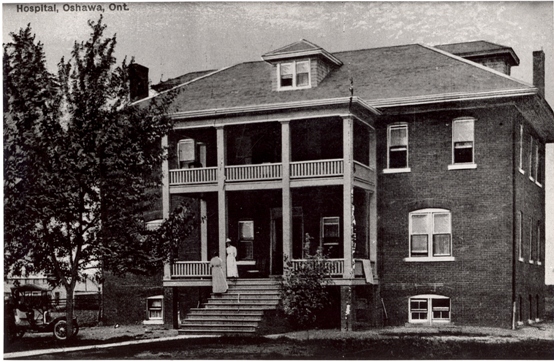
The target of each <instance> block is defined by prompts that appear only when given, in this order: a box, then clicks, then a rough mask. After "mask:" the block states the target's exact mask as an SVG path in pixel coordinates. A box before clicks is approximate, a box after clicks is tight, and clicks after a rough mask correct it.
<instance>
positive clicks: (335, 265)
mask: <svg viewBox="0 0 554 362" xmlns="http://www.w3.org/2000/svg"><path fill="white" fill-rule="evenodd" d="M310 263H322V264H323V266H324V268H325V269H327V270H328V271H329V274H330V275H331V276H341V275H342V274H343V273H344V259H323V260H308V259H293V260H291V264H292V265H291V267H292V269H293V270H297V269H299V268H301V267H302V265H305V264H310Z"/></svg>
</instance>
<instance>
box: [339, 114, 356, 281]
mask: <svg viewBox="0 0 554 362" xmlns="http://www.w3.org/2000/svg"><path fill="white" fill-rule="evenodd" d="M342 120H343V122H342V133H343V140H342V149H343V157H344V181H343V192H342V205H343V210H342V214H343V218H344V224H343V225H344V227H343V243H342V244H343V254H344V273H343V278H352V277H353V272H352V265H353V264H352V202H353V198H354V188H353V182H354V181H353V172H352V171H353V170H352V167H353V164H354V150H353V144H354V119H352V117H351V116H346V117H343V119H342Z"/></svg>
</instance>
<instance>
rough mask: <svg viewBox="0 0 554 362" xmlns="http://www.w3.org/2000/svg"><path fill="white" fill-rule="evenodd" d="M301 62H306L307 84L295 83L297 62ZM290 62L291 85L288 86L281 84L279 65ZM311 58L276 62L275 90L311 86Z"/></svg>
mask: <svg viewBox="0 0 554 362" xmlns="http://www.w3.org/2000/svg"><path fill="white" fill-rule="evenodd" d="M301 63H308V84H307V85H300V86H299V85H297V84H296V76H297V73H296V67H297V65H298V64H301ZM286 64H290V65H291V66H292V69H293V71H292V85H290V86H282V85H281V66H282V65H286ZM311 69H312V68H311V60H310V59H304V60H292V61H290V62H283V63H279V64H277V90H280V91H285V90H291V89H307V88H311V87H312V74H311V73H312V72H311Z"/></svg>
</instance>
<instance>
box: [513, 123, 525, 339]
mask: <svg viewBox="0 0 554 362" xmlns="http://www.w3.org/2000/svg"><path fill="white" fill-rule="evenodd" d="M518 126H519V122H517V121H515V122H514V125H513V126H512V139H513V140H512V329H516V266H517V262H516V259H517V258H518V255H517V252H518V250H517V247H518V245H517V216H516V215H517V206H516V201H517V197H516V193H517V187H516V186H517V183H516V177H517V174H516V172H517V171H516V168H517V167H518V159H519V157H518V154H517V152H518V151H519V148H520V147H522V146H523V145H521V144H519V139H518V135H519V130H518ZM516 145H518V147H516ZM522 224H523V220H522Z"/></svg>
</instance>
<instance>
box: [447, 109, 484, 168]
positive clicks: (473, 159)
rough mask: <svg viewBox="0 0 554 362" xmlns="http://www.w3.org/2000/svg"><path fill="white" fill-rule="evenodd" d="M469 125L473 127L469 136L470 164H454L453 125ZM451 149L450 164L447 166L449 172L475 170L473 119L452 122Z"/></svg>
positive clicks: (459, 119) (462, 118)
mask: <svg viewBox="0 0 554 362" xmlns="http://www.w3.org/2000/svg"><path fill="white" fill-rule="evenodd" d="M466 122H467V123H469V122H470V123H471V124H472V125H473V133H472V135H471V141H467V142H471V162H455V151H456V147H455V143H456V142H455V140H454V130H455V128H456V127H455V125H456V124H460V123H466ZM451 149H452V151H451V152H452V163H451V164H450V165H448V169H449V170H466V169H475V168H477V164H476V163H475V118H473V117H460V118H456V119H454V120H452V136H451Z"/></svg>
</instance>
